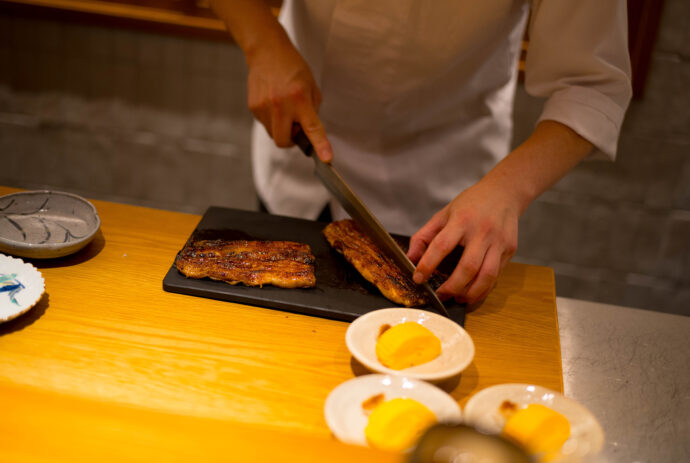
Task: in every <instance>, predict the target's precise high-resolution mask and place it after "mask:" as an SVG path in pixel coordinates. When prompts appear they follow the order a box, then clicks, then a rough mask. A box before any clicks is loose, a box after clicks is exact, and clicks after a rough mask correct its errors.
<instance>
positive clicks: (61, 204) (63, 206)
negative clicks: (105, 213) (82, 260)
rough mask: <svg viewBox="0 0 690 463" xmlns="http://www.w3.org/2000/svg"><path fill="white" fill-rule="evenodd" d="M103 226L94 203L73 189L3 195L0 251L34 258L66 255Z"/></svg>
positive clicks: (79, 247)
mask: <svg viewBox="0 0 690 463" xmlns="http://www.w3.org/2000/svg"><path fill="white" fill-rule="evenodd" d="M100 226H101V219H100V218H99V217H98V213H97V212H96V208H95V207H94V206H93V204H91V203H90V202H88V201H87V200H86V199H84V198H82V197H81V196H77V195H74V194H71V193H63V192H59V191H25V192H21V193H13V194H9V195H5V196H2V197H0V252H4V253H7V254H13V255H15V256H21V257H30V258H35V259H47V258H52V257H62V256H66V255H67V254H72V253H74V252H77V251H78V250H80V249H81V248H83V247H84V246H86V245H87V244H88V243H89V242H90V241H91V240H92V239H93V237H94V235H95V234H96V232H97V231H98V228H99V227H100Z"/></svg>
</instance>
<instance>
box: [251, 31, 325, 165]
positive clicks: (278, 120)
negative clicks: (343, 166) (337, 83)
mask: <svg viewBox="0 0 690 463" xmlns="http://www.w3.org/2000/svg"><path fill="white" fill-rule="evenodd" d="M247 63H248V65H249V79H248V85H247V87H248V93H249V109H250V110H251V111H252V113H254V116H255V117H256V118H257V119H258V120H259V122H261V123H262V124H263V126H264V127H265V128H266V131H267V132H268V133H269V134H270V135H271V137H272V138H273V140H274V141H275V144H276V145H277V146H280V147H282V148H285V147H289V146H292V145H294V143H293V141H292V135H293V124H299V125H300V126H302V130H303V131H304V133H305V135H306V136H307V138H309V141H311V144H312V145H313V146H314V150H315V151H316V153H317V155H318V156H319V158H320V159H321V160H322V161H324V162H331V160H332V159H333V149H332V148H331V144H330V142H329V141H328V138H327V137H326V131H325V130H324V127H323V124H322V123H321V120H320V119H319V116H318V115H317V111H318V109H319V106H320V104H321V91H320V90H319V88H318V87H317V85H316V82H315V81H314V76H313V75H312V73H311V70H310V69H309V66H308V65H307V63H306V61H304V58H302V56H301V55H300V54H299V52H298V51H297V50H296V49H295V47H294V46H293V45H292V43H291V42H290V41H289V39H287V37H285V38H284V39H282V40H279V41H277V43H276V41H274V42H273V43H271V44H266V45H265V46H262V47H261V48H260V49H258V50H254V51H253V52H252V53H250V54H248V55H247Z"/></svg>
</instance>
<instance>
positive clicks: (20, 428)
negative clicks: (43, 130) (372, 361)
mask: <svg viewBox="0 0 690 463" xmlns="http://www.w3.org/2000/svg"><path fill="white" fill-rule="evenodd" d="M14 191H17V190H15V189H12V188H6V187H0V195H3V194H7V193H11V192H14ZM92 202H93V204H94V205H95V206H96V208H97V209H98V212H99V215H100V217H101V221H102V225H101V230H100V232H99V233H98V234H97V236H96V238H95V240H94V241H93V242H92V243H91V244H90V245H89V246H87V247H86V248H85V249H83V250H82V251H80V252H79V253H77V254H74V255H72V256H68V257H65V258H61V259H56V260H50V261H41V260H32V261H31V262H32V263H33V264H34V265H35V266H36V267H37V268H38V269H39V270H40V271H41V273H42V274H43V277H44V278H45V282H46V294H45V295H44V298H43V299H42V300H41V301H40V302H39V304H38V305H37V306H36V307H34V308H33V309H32V310H31V311H30V312H28V313H27V314H25V315H23V316H21V317H20V318H18V319H15V320H13V321H10V322H8V323H5V324H3V325H0V352H1V353H2V354H1V355H0V403H1V405H0V406H1V407H2V409H3V410H4V412H3V415H4V416H3V419H2V420H0V423H1V424H0V436H3V438H6V437H8V436H11V437H12V439H10V440H9V446H8V447H5V444H3V447H5V448H7V449H10V450H11V451H12V452H14V453H7V454H8V455H12V456H13V457H15V458H11V459H12V460H13V461H14V460H16V461H41V460H42V459H43V457H42V455H43V454H42V453H41V452H43V450H41V449H40V445H37V444H38V443H39V442H41V441H46V442H49V443H51V444H50V445H54V446H55V448H56V449H59V448H63V449H68V448H71V446H70V445H71V444H74V442H75V439H76V440H78V438H77V437H75V436H79V435H81V434H84V435H90V436H92V437H93V436H96V437H93V438H91V439H89V440H88V445H87V446H86V447H85V450H84V451H86V450H93V451H94V452H95V451H96V449H98V448H102V449H108V448H110V447H112V449H111V451H112V452H113V453H112V455H119V453H118V452H125V451H127V449H126V447H124V446H122V445H120V444H117V443H118V442H128V441H130V440H131V439H134V440H137V442H138V443H137V446H135V447H133V448H139V447H141V446H144V447H145V446H147V445H148V446H149V447H147V448H148V449H149V450H150V451H151V452H152V453H151V454H155V452H156V451H160V449H161V448H164V447H166V445H167V446H168V447H167V448H168V449H169V450H171V451H172V450H173V449H179V451H175V452H173V453H174V455H187V453H185V452H189V451H191V450H192V449H193V448H194V447H195V446H198V444H199V443H206V444H208V445H207V447H206V448H207V449H211V450H213V451H217V452H218V453H217V455H221V454H222V455H224V456H225V457H227V456H228V454H227V453H224V452H223V450H222V449H226V450H227V449H228V448H229V446H235V447H236V448H235V451H236V452H239V453H237V454H238V455H241V454H242V453H241V452H249V451H250V450H251V449H252V448H253V447H252V446H253V445H255V444H256V443H257V442H260V439H259V438H260V437H261V438H263V437H264V436H265V435H266V433H269V434H268V435H270V436H274V437H272V438H274V439H275V442H276V444H275V445H273V444H271V445H266V444H264V445H263V447H260V448H261V450H262V451H263V452H265V455H266V456H270V455H272V454H270V452H274V453H275V452H278V451H280V452H282V451H283V450H286V451H287V450H290V451H291V452H292V453H291V455H292V457H290V458H288V459H294V460H295V461H298V460H299V461H312V460H311V459H310V455H311V456H312V457H314V456H318V455H319V454H321V455H323V453H324V452H329V453H330V452H335V453H334V454H333V457H331V455H329V457H328V460H330V461H336V460H335V458H336V456H335V454H337V457H338V458H340V457H341V456H343V457H344V456H348V455H349V456H350V457H351V458H358V459H360V461H370V460H371V461H394V460H396V459H397V457H396V456H394V455H389V454H382V453H380V452H374V451H372V450H368V449H359V448H355V447H350V446H345V445H342V444H339V443H337V442H336V441H335V440H334V439H333V437H332V436H331V434H330V431H329V430H328V428H327V426H326V423H325V420H324V417H323V404H324V401H325V399H326V396H327V395H328V393H329V392H330V391H331V390H332V389H333V388H334V387H336V386H337V385H338V384H340V383H342V382H343V381H346V380H348V379H350V378H352V377H354V376H355V375H359V374H364V373H365V370H364V369H363V367H361V366H359V365H357V364H356V363H355V362H354V361H353V360H352V358H351V356H350V354H349V352H348V351H347V348H346V346H345V340H344V336H345V330H346V329H347V326H348V324H347V323H345V322H340V321H334V320H328V319H321V318H316V317H310V316H304V315H297V314H292V313H287V312H282V311H278V310H271V309H266V308H257V307H251V306H245V305H239V304H233V303H228V302H222V301H216V300H210V299H204V298H197V297H191V296H185V295H180V294H173V293H167V292H164V291H163V289H162V280H163V277H164V276H165V274H166V272H167V271H168V269H169V268H170V266H171V264H172V262H173V259H174V257H175V254H176V253H177V251H179V249H181V247H182V246H183V244H184V243H185V241H186V239H187V238H188V236H189V235H190V233H191V232H192V230H194V228H195V226H196V224H197V222H198V221H199V219H200V217H199V216H196V215H189V214H181V213H176V212H169V211H162V210H155V209H147V208H142V207H134V206H128V205H123V204H115V203H109V202H103V201H92ZM465 328H466V329H467V331H468V332H469V333H470V335H471V336H472V338H473V340H474V343H475V347H476V356H475V359H474V361H473V363H472V364H471V365H470V366H469V367H468V369H467V370H465V372H464V373H463V374H462V376H461V378H454V379H452V380H448V381H446V382H444V383H442V384H441V386H442V387H443V388H444V389H445V390H447V391H448V392H450V393H451V395H452V396H453V397H454V398H455V399H456V400H457V401H458V402H459V403H460V404H461V405H464V403H465V402H466V401H467V399H468V398H469V397H470V396H471V395H472V394H473V393H475V392H477V391H478V390H480V389H482V388H484V387H487V386H490V385H493V384H498V383H507V382H520V383H533V384H539V385H542V386H545V387H549V388H552V389H555V390H559V391H562V390H563V382H562V371H561V357H560V347H559V335H558V322H557V318H556V302H555V291H554V278H553V272H552V270H551V269H549V268H545V267H536V266H527V265H522V264H509V265H508V267H507V268H506V269H505V271H504V272H503V273H502V274H501V276H500V278H499V283H498V286H497V287H496V289H495V290H494V292H493V293H492V294H491V295H490V296H489V298H488V299H487V300H486V301H485V302H484V303H483V304H482V305H480V306H478V307H475V308H473V310H472V311H470V312H469V313H468V314H467V319H466V324H465ZM8 411H9V413H8ZM184 430H189V432H186V431H184ZM224 435H225V436H226V437H227V438H226V440H222V439H223V437H222V436H224ZM98 436H100V438H101V439H100V440H99V438H98ZM142 436H150V438H149V439H148V440H147V439H144V438H143V437H142ZM233 436H234V437H233ZM252 436H253V437H252ZM166 437H167V442H166ZM184 437H188V439H184ZM101 441H102V443H103V447H98V446H99V442H101ZM266 441H267V442H268V441H270V439H267V440H266ZM22 442H23V443H24V444H22ZM31 442H34V443H36V445H31V444H30V443H31ZM61 442H62V443H61ZM209 443H213V444H209ZM317 443H318V445H317ZM50 445H49V446H48V447H50ZM310 445H311V447H309V446H310ZM237 446H239V447H241V449H240V448H239V447H237ZM281 446H288V447H287V448H285V449H282V448H281ZM307 448H312V449H317V453H316V454H313V453H311V454H310V452H311V451H310V450H308V449H307ZM343 449H344V450H343ZM211 450H209V451H211ZM8 451H9V450H8ZM65 451H66V452H67V450H65ZM3 452H4V451H3ZM142 452H143V451H139V452H136V455H144V454H146V453H145V452H143V453H142ZM266 452H267V453H266ZM348 452H351V453H348ZM288 453H289V452H288ZM58 454H60V453H58ZM65 454H69V452H67V453H65ZM276 454H277V453H276ZM281 454H282V453H281ZM69 455H72V454H69ZM245 455H249V454H248V453H247V454H245ZM73 456H74V455H73ZM77 456H78V455H77ZM207 457H208V455H207ZM85 458H86V457H84V459H85ZM206 459H208V458H206ZM72 460H73V461H74V458H72ZM238 461H239V460H238ZM247 461H248V460H247ZM314 461H315V460H314Z"/></svg>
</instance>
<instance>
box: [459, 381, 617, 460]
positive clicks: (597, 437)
mask: <svg viewBox="0 0 690 463" xmlns="http://www.w3.org/2000/svg"><path fill="white" fill-rule="evenodd" d="M506 400H508V401H510V402H513V403H515V404H516V405H517V406H518V408H523V407H526V406H527V405H529V404H541V405H544V406H546V407H549V408H551V409H553V410H555V411H557V412H558V413H560V414H562V415H563V416H565V417H566V419H567V420H568V421H569V422H570V438H569V439H568V440H567V441H566V442H565V443H564V444H563V447H562V448H561V451H560V455H558V458H557V459H558V460H560V459H561V458H563V459H570V458H573V459H576V461H579V459H580V458H583V457H588V456H592V455H596V454H597V453H599V451H601V448H602V446H603V445H604V431H603V430H602V428H601V425H600V424H599V422H598V421H597V419H596V418H595V417H594V415H592V413H591V412H590V411H589V410H587V409H586V408H585V407H584V406H582V405H580V404H579V403H578V402H576V401H575V400H573V399H570V398H568V397H565V396H564V395H563V394H561V393H559V392H556V391H553V390H551V389H547V388H545V387H541V386H534V385H530V384H499V385H496V386H491V387H487V388H486V389H483V390H481V391H479V392H477V393H476V394H474V395H473V396H472V397H471V398H470V400H469V401H468V402H467V405H466V406H465V422H466V423H469V424H472V425H474V426H476V427H477V428H478V429H480V430H482V431H484V432H487V433H491V434H498V433H500V432H501V431H502V430H503V427H504V426H505V423H506V419H505V417H504V416H503V415H502V414H501V412H500V411H499V407H500V406H501V404H502V403H503V402H504V401H506Z"/></svg>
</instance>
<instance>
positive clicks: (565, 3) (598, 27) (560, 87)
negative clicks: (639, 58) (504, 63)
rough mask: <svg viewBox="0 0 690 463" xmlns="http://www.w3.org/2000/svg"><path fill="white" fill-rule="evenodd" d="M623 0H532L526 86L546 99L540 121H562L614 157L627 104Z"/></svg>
mask: <svg viewBox="0 0 690 463" xmlns="http://www.w3.org/2000/svg"><path fill="white" fill-rule="evenodd" d="M627 24H628V22H627V6H626V1H625V0H533V2H532V12H531V16H530V23H529V30H528V34H529V46H528V49H527V58H526V62H525V89H526V90H527V92H528V93H529V94H531V95H533V96H537V97H542V98H546V102H545V104H544V109H543V111H542V114H541V116H540V117H539V121H542V120H553V121H557V122H560V123H562V124H565V125H567V126H568V127H570V128H571V129H573V130H574V131H575V132H577V133H578V134H579V135H580V136H582V137H583V138H585V139H587V140H589V141H590V142H591V143H592V144H593V145H594V146H595V152H594V153H593V156H595V157H600V158H601V157H602V156H604V157H606V158H608V159H611V160H613V159H615V157H616V148H617V145H618V136H619V133H620V129H621V125H622V123H623V117H624V115H625V110H626V109H627V107H628V104H629V103H630V98H631V96H632V87H631V83H630V56H629V53H628V29H627Z"/></svg>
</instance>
